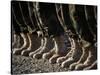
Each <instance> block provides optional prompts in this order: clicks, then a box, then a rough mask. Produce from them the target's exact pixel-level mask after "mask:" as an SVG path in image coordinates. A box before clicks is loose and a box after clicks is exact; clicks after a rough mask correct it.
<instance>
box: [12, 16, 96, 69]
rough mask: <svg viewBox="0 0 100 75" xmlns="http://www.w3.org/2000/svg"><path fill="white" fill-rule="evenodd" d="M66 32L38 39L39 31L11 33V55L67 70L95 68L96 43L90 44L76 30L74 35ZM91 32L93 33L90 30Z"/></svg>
mask: <svg viewBox="0 0 100 75" xmlns="http://www.w3.org/2000/svg"><path fill="white" fill-rule="evenodd" d="M76 19H77V16H76ZM66 31H67V32H64V33H62V34H60V35H57V36H53V37H47V36H43V37H38V35H40V33H41V31H38V32H37V33H29V32H25V33H24V32H21V33H19V34H16V33H12V53H13V54H16V55H23V56H30V57H32V58H36V59H47V60H49V63H51V64H54V63H57V64H59V65H60V66H61V67H65V68H68V69H69V70H83V69H84V70H87V69H92V68H94V67H96V66H97V44H96V42H95V43H93V44H91V42H90V41H89V42H88V41H87V40H85V39H84V38H83V37H84V36H81V34H80V33H79V32H78V31H77V30H75V33H73V32H72V31H71V30H70V28H69V31H68V30H66ZM84 31H85V30H84ZM92 32H94V31H93V30H91V33H92ZM76 33H77V34H76ZM87 34H88V32H87ZM93 34H94V35H93V36H94V39H93V40H95V39H96V34H95V32H94V33H93ZM75 35H77V37H75ZM89 37H91V36H89ZM86 38H87V36H86Z"/></svg>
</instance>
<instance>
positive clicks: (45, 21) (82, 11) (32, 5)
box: [12, 1, 97, 43]
mask: <svg viewBox="0 0 100 75" xmlns="http://www.w3.org/2000/svg"><path fill="white" fill-rule="evenodd" d="M96 10H97V7H96V6H87V5H73V4H55V3H42V2H39V3H36V2H25V1H22V2H21V1H12V25H13V28H14V30H15V32H17V33H20V32H31V31H34V30H36V31H37V30H40V31H45V28H47V33H48V34H49V36H51V35H54V36H57V35H61V34H63V33H64V32H65V31H67V30H71V32H72V33H74V34H75V35H77V36H78V37H79V36H81V38H82V39H84V40H85V41H88V42H90V43H93V42H94V41H96V36H97V21H96V20H97V12H96ZM44 34H45V33H44Z"/></svg>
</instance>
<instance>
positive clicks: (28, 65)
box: [12, 55, 68, 74]
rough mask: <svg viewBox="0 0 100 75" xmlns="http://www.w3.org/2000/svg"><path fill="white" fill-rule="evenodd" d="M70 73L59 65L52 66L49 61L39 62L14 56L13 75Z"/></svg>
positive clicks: (41, 60)
mask: <svg viewBox="0 0 100 75" xmlns="http://www.w3.org/2000/svg"><path fill="white" fill-rule="evenodd" d="M62 71H64V72H65V71H68V69H67V68H61V67H60V66H59V65H58V64H50V63H48V60H43V59H40V60H37V59H32V58H31V57H25V56H20V55H19V56H18V55H17V56H16V55H12V74H30V73H47V72H62Z"/></svg>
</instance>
